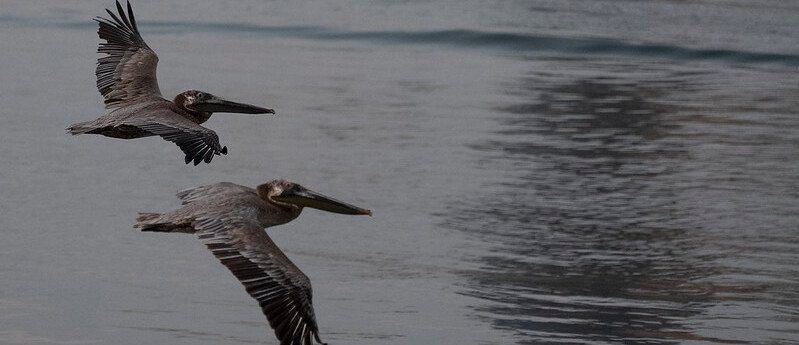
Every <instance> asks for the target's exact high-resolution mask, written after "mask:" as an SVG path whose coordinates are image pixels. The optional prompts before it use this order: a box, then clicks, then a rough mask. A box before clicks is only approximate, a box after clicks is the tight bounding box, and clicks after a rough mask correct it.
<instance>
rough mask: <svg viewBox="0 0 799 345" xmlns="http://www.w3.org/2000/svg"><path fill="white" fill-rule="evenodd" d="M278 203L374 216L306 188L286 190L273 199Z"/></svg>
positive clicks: (368, 211)
mask: <svg viewBox="0 0 799 345" xmlns="http://www.w3.org/2000/svg"><path fill="white" fill-rule="evenodd" d="M272 198H274V199H275V200H277V201H281V202H285V203H289V204H294V205H297V206H302V207H311V208H315V209H318V210H322V211H328V212H333V213H340V214H353V215H369V216H371V215H372V211H371V210H368V209H365V208H360V207H357V206H353V205H350V204H348V203H345V202H342V201H338V200H336V199H333V198H331V197H328V196H325V195H322V194H319V193H317V192H314V191H312V190H308V189H306V188H295V189H292V190H286V191H284V192H283V193H282V194H281V195H278V196H274V197H272Z"/></svg>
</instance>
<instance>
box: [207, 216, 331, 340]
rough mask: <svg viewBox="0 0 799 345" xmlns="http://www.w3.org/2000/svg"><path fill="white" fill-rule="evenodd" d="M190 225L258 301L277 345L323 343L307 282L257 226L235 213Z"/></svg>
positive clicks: (309, 285)
mask: <svg viewBox="0 0 799 345" xmlns="http://www.w3.org/2000/svg"><path fill="white" fill-rule="evenodd" d="M242 212H244V211H242ZM245 213H246V212H245ZM242 218H243V217H242ZM193 225H194V228H195V229H197V235H198V236H199V237H200V239H201V240H202V241H203V242H204V243H205V245H206V246H207V247H208V249H209V250H211V252H212V253H213V254H214V255H215V256H216V257H217V258H218V259H219V260H220V261H221V262H222V264H223V265H225V266H226V267H227V268H228V269H229V270H230V271H231V272H232V273H233V275H235V276H236V278H238V279H239V281H240V282H241V283H242V284H243V285H244V287H245V288H246V290H247V293H249V294H250V296H252V297H253V298H255V299H256V300H257V301H258V304H259V305H260V306H261V311H263V313H264V315H266V319H267V320H268V321H269V325H270V326H271V327H272V328H273V329H274V330H275V335H276V336H277V338H278V340H280V344H281V345H311V344H312V343H313V341H314V340H316V342H317V343H322V341H321V340H320V339H319V329H318V327H317V325H316V318H315V317H314V311H313V305H312V304H311V282H310V280H308V277H306V276H305V274H303V273H302V271H300V269H299V268H297V266H295V265H294V264H293V263H292V262H291V261H290V260H289V259H288V257H286V255H285V254H283V252H282V251H281V250H280V248H278V247H277V245H275V243H274V242H272V239H270V238H269V236H268V235H267V234H266V232H264V230H263V229H262V228H261V227H260V226H258V225H257V224H254V223H252V222H249V221H246V220H241V219H237V217H236V216H235V215H232V216H231V215H228V216H223V217H213V218H210V217H206V218H202V217H201V218H198V219H197V220H196V221H195V222H194V224H193ZM311 337H313V339H312V338H311Z"/></svg>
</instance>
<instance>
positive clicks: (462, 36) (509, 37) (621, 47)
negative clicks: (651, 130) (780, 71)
mask: <svg viewBox="0 0 799 345" xmlns="http://www.w3.org/2000/svg"><path fill="white" fill-rule="evenodd" d="M2 21H6V22H15V24H20V22H28V21H25V20H20V18H11V17H0V22H2ZM28 23H29V24H34V23H36V22H35V21H33V20H31V21H29V22H28ZM36 24H37V25H46V24H43V23H41V22H38V23H36ZM23 25H24V24H23ZM56 25H57V26H61V27H71V28H81V29H83V28H87V27H91V28H94V23H93V22H89V21H86V22H80V23H76V22H73V23H57V24H56ZM139 26H140V27H142V28H144V31H148V29H150V30H153V29H155V30H157V31H161V32H164V31H168V32H198V31H200V32H212V33H213V32H218V33H247V34H260V35H263V37H294V38H301V39H309V40H320V41H362V42H369V43H374V44H391V45H396V44H406V45H418V44H427V45H446V46H449V47H455V48H464V49H493V50H503V51H510V52H524V53H536V52H546V53H563V54H570V55H578V56H593V55H618V56H631V57H652V58H662V59H672V60H707V61H722V62H729V63H745V64H760V63H764V64H766V63H773V64H782V65H787V66H799V55H796V54H786V53H775V52H754V51H745V50H734V49H715V48H707V49H703V48H692V47H684V46H679V45H671V44H661V43H631V42H627V41H624V40H620V39H613V38H580V37H559V36H548V35H534V34H525V33H514V32H493V31H479V30H461V29H456V30H432V31H348V30H342V29H336V28H332V27H322V26H267V25H257V24H242V23H197V22H176V21H159V22H148V21H144V22H141V23H139ZM250 37H252V35H251V36H250ZM256 37H257V36H256Z"/></svg>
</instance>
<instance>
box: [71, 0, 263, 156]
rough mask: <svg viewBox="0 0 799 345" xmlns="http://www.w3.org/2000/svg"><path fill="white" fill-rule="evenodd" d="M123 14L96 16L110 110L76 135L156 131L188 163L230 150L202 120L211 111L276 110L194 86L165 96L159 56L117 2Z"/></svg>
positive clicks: (100, 74) (101, 77)
mask: <svg viewBox="0 0 799 345" xmlns="http://www.w3.org/2000/svg"><path fill="white" fill-rule="evenodd" d="M116 5H117V11H118V12H119V16H116V15H114V13H113V12H111V11H110V10H108V9H106V12H108V14H109V15H110V16H111V19H113V20H109V19H106V18H102V17H97V18H96V19H95V20H96V21H97V22H98V23H99V24H100V29H99V30H98V31H97V34H98V35H99V36H100V39H103V40H105V43H100V46H99V48H97V52H98V53H101V54H106V55H107V56H104V57H101V58H99V59H98V60H97V70H96V71H95V74H96V75H97V89H98V90H100V93H101V94H102V95H103V97H104V98H105V107H106V108H107V109H110V111H111V112H110V113H109V114H108V115H105V116H103V117H100V118H98V119H97V120H94V121H90V122H81V123H76V124H74V125H72V126H69V128H67V130H68V131H69V132H70V133H72V134H73V135H78V134H86V133H89V134H102V135H105V136H107V137H112V138H120V139H134V138H141V137H148V136H153V135H158V136H161V137H162V138H164V139H166V140H169V141H171V142H173V143H175V144H177V145H178V146H179V147H180V149H181V150H183V152H184V153H185V154H186V164H188V163H189V162H191V161H194V165H197V164H199V163H200V162H201V161H205V162H206V163H210V162H211V159H212V158H213V157H214V155H219V154H227V147H223V146H221V145H220V144H219V138H218V137H217V136H216V133H214V131H212V130H210V129H207V128H205V127H202V126H200V124H201V123H203V122H205V121H207V120H208V118H210V117H211V114H212V113H216V112H224V113H243V114H267V113H268V114H274V113H275V111H274V110H272V109H266V108H261V107H257V106H254V105H249V104H243V103H235V102H230V101H227V100H224V99H222V98H219V97H217V96H214V95H212V94H210V93H207V92H202V91H196V90H189V91H186V92H183V93H181V94H179V95H177V96H175V99H174V101H169V100H166V99H164V98H163V97H161V91H159V90H158V81H157V80H156V78H155V69H156V66H157V65H158V56H156V55H155V52H154V51H153V50H152V49H150V47H149V46H147V43H144V39H142V37H141V35H140V34H139V29H138V28H137V27H136V19H135V18H134V17H133V9H132V8H131V6H130V2H128V13H127V15H125V11H124V10H123V9H122V5H120V4H119V1H117V2H116Z"/></svg>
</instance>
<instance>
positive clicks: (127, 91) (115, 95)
mask: <svg viewBox="0 0 799 345" xmlns="http://www.w3.org/2000/svg"><path fill="white" fill-rule="evenodd" d="M116 5H117V11H118V13H119V16H117V15H115V14H114V13H113V12H111V11H110V10H108V9H106V12H108V14H109V15H110V16H111V19H107V18H102V17H97V18H95V20H96V21H97V23H99V24H100V28H99V29H98V30H97V34H98V35H99V36H100V39H103V40H105V43H100V46H99V48H97V52H98V53H101V54H107V56H105V57H101V58H99V59H98V60H97V70H96V71H95V74H96V75H97V89H98V90H100V94H102V95H103V97H104V98H105V107H106V108H109V109H111V108H117V107H120V106H122V105H125V104H127V103H129V102H131V101H134V100H136V99H141V98H147V97H152V96H160V95H161V91H159V90H158V81H157V80H156V78H155V70H156V67H157V66H158V56H157V55H155V52H153V50H152V49H150V47H148V46H147V43H144V39H142V37H141V35H140V34H139V29H138V28H137V27H136V19H135V18H134V17H133V9H132V8H131V6H130V2H128V13H127V15H125V11H124V10H123V9H122V5H120V4H119V1H117V2H116Z"/></svg>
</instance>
